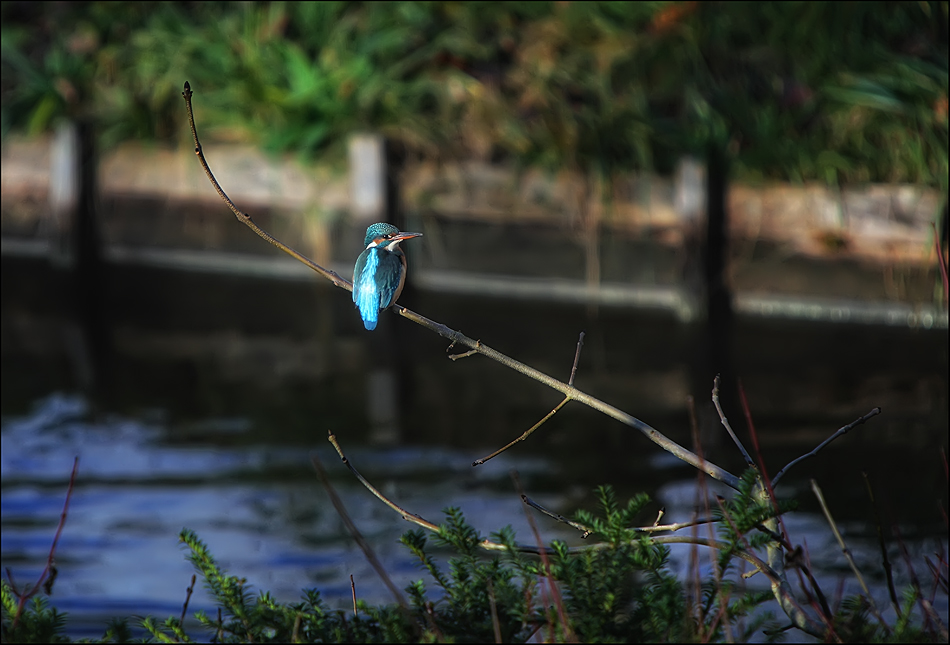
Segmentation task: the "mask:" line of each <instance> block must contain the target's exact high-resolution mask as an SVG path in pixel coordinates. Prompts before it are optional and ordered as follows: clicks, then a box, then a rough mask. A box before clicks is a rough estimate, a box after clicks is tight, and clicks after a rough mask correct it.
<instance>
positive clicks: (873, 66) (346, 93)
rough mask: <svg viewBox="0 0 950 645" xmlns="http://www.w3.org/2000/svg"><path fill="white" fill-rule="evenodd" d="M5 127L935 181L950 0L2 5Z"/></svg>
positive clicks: (944, 129)
mask: <svg viewBox="0 0 950 645" xmlns="http://www.w3.org/2000/svg"><path fill="white" fill-rule="evenodd" d="M0 11H2V80H0V89H2V134H3V136H4V137H6V136H7V135H8V134H9V133H10V132H13V131H18V132H27V133H39V132H42V131H44V130H47V129H49V128H50V127H52V126H53V125H54V124H55V123H56V121H57V120H58V119H61V118H63V117H67V116H68V117H71V118H86V119H91V120H93V122H94V123H95V124H96V127H97V128H98V131H99V132H100V142H101V144H102V145H103V146H105V147H109V146H113V145H115V144H116V143H118V142H120V141H123V140H129V139H133V140H146V141H174V142H182V143H184V142H185V141H186V137H187V126H186V124H185V123H184V109H183V106H182V101H181V98H180V91H181V87H182V84H183V82H184V81H185V80H189V81H190V82H191V84H192V87H193V88H194V89H195V91H196V93H197V95H198V97H199V98H198V101H197V109H198V118H199V120H200V123H201V125H202V128H203V130H204V131H206V132H207V134H208V135H209V136H210V137H211V138H216V139H224V140H240V141H248V142H252V143H254V144H256V145H260V146H262V147H263V148H265V149H267V150H271V151H275V152H278V151H280V152H284V151H293V152H296V153H297V154H299V155H300V156H301V157H302V158H303V159H306V160H312V159H315V158H317V157H320V158H325V159H327V158H328V159H340V158H342V154H343V152H344V150H345V141H346V138H347V136H348V135H349V134H350V133H352V132H355V131H362V130H375V131H379V132H382V133H384V134H386V135H387V136H389V137H390V138H391V139H392V140H394V141H396V142H398V143H400V144H402V145H403V146H404V150H405V151H406V152H407V153H408V154H410V155H417V156H420V157H427V158H445V157H456V158H473V157H474V158H478V159H485V160H495V161H497V160H509V161H514V162H516V163H518V164H522V165H532V166H534V165H540V166H543V167H548V168H572V169H579V170H583V171H588V172H589V171H594V172H597V173H601V174H604V175H609V174H610V173H611V172H613V171H615V170H628V169H648V170H654V171H657V172H661V173H667V172H670V171H671V170H672V169H673V167H674V165H675V163H676V161H677V159H679V158H680V157H682V156H683V155H684V154H699V155H703V154H705V151H706V150H708V149H709V148H710V147H711V146H712V147H716V148H719V149H724V150H726V151H727V152H728V154H729V155H730V157H731V159H732V161H733V165H732V169H733V176H734V177H736V178H738V179H744V180H748V181H756V180H763V179H782V180H791V181H808V180H818V181H822V182H827V183H829V184H841V183H853V182H868V181H873V182H913V183H922V184H927V185H933V186H938V187H940V188H941V189H942V190H943V192H944V193H945V194H946V192H947V184H948V179H947V174H948V161H947V160H948V154H947V153H948V144H947V136H948V125H947V82H948V73H947V69H948V65H947V58H948V57H947V20H948V3H947V2H914V3H877V2H849V3H807V2H780V3H767V2H765V3H718V2H709V3H694V2H643V3H602V2H582V3H581V2H554V3H540V2H539V3H505V2H500V3H499V2H487V3H485V2H467V3H460V2H439V3H415V2H406V3H365V4H364V3H351V2H336V3H333V2H321V3H300V4H290V3H254V2H252V3H240V4H238V3H223V2H208V3H204V2H167V3H166V2H134V3H132V2H118V3H99V2H92V3H28V2H4V3H3V4H2V7H0Z"/></svg>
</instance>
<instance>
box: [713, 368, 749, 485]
mask: <svg viewBox="0 0 950 645" xmlns="http://www.w3.org/2000/svg"><path fill="white" fill-rule="evenodd" d="M712 402H713V405H715V406H716V412H718V413H719V420H720V421H721V422H722V426H723V427H724V428H725V429H726V432H728V433H729V437H730V438H731V439H732V442H733V443H734V444H736V447H737V448H738V449H739V452H740V453H742V458H743V459H745V463H746V466H751V467H753V468H754V467H755V462H754V461H752V457H751V456H750V455H749V451H748V450H746V449H745V446H743V445H742V442H741V441H739V437H737V436H736V433H735V432H734V431H733V429H732V425H731V424H730V423H729V419H727V418H726V413H725V412H723V411H722V405H720V403H719V375H718V374H716V378H714V379H713V389H712Z"/></svg>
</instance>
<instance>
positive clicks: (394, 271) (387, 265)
mask: <svg viewBox="0 0 950 645" xmlns="http://www.w3.org/2000/svg"><path fill="white" fill-rule="evenodd" d="M404 258H405V256H404V255H403V254H402V252H401V251H400V252H398V253H390V252H387V251H380V252H379V265H378V266H377V268H376V289H377V290H378V291H379V308H380V309H386V308H387V307H389V306H391V305H392V304H393V303H394V302H396V298H398V297H399V294H400V293H401V292H402V286H403V284H404V283H405V281H406V264H405V260H404Z"/></svg>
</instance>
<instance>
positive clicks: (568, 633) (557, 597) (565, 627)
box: [511, 470, 577, 643]
mask: <svg viewBox="0 0 950 645" xmlns="http://www.w3.org/2000/svg"><path fill="white" fill-rule="evenodd" d="M511 479H512V481H513V482H514V484H515V488H516V489H517V490H518V494H519V495H521V499H522V501H524V499H525V498H526V497H527V495H525V494H524V488H522V487H521V480H520V479H518V471H517V470H512V471H511ZM524 515H525V517H526V518H527V520H528V526H530V527H531V532H532V533H534V539H535V542H537V544H538V549H539V550H540V551H541V564H542V565H543V566H544V572H545V574H546V575H545V578H547V581H548V586H549V587H550V588H551V595H552V596H553V597H554V605H555V607H557V614H558V618H559V619H560V621H561V632H562V633H563V634H564V640H566V641H568V642H570V643H576V642H577V637H576V636H575V635H574V630H573V629H571V626H570V623H569V622H568V620H567V609H565V607H564V599H563V598H561V590H560V589H558V587H557V581H556V580H555V579H554V574H553V573H552V570H551V561H550V560H548V553H547V549H546V548H544V542H543V541H542V540H541V533H540V532H539V531H538V525H537V524H535V522H534V517H533V516H532V515H531V513H529V512H528V510H527V509H525V512H524Z"/></svg>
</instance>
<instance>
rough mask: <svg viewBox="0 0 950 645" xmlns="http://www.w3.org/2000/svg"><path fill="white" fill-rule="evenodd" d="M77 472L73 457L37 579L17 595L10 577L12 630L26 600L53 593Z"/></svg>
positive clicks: (75, 459)
mask: <svg viewBox="0 0 950 645" xmlns="http://www.w3.org/2000/svg"><path fill="white" fill-rule="evenodd" d="M78 472H79V457H74V458H73V470H72V473H70V475H69V484H68V485H67V487H66V501H64V502H63V510H62V511H61V512H60V514H59V524H57V525H56V534H55V535H54V536H53V543H52V544H51V545H50V547H49V555H48V556H47V557H46V566H45V567H44V568H43V570H42V571H41V572H40V576H39V578H37V579H36V582H34V583H33V586H32V587H30V588H29V589H25V590H23V592H22V593H18V592H17V589H16V587H15V586H14V585H13V578H12V577H10V583H11V587H12V588H13V591H14V593H15V594H16V595H17V596H18V597H17V608H16V615H14V616H13V624H12V629H16V626H17V623H18V622H19V620H20V616H21V615H23V608H24V607H25V606H26V601H27V600H29V599H30V598H32V597H33V596H35V595H36V593H37V592H38V591H39V590H40V589H41V588H42V589H44V590H45V591H46V595H50V594H51V593H52V592H53V582H54V581H55V580H56V575H57V570H56V564H55V560H56V546H57V545H58V544H59V537H60V536H61V535H62V534H63V527H64V526H66V516H67V515H68V514H69V500H70V499H72V496H73V489H74V488H75V487H76V474H77V473H78ZM7 575H8V576H10V572H9V569H8V570H7Z"/></svg>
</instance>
